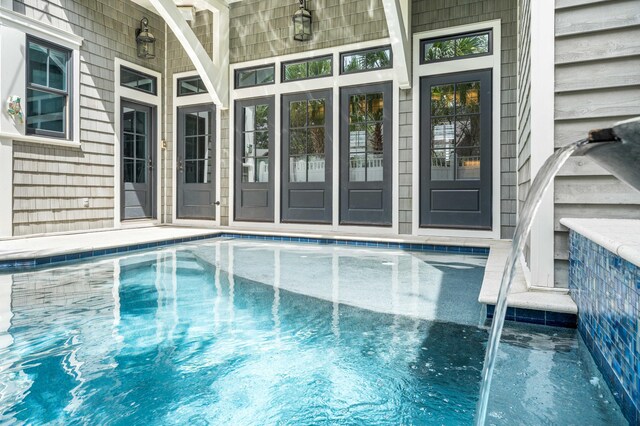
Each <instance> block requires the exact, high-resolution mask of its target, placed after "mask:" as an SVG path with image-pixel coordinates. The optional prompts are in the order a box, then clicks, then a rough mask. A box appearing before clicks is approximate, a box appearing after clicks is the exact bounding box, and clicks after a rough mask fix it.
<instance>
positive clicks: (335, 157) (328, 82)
mask: <svg viewBox="0 0 640 426" xmlns="http://www.w3.org/2000/svg"><path fill="white" fill-rule="evenodd" d="M389 44H390V41H389V39H388V38H384V39H378V40H372V41H367V42H362V43H355V44H348V45H342V46H337V47H331V48H326V49H317V50H311V51H307V52H302V53H296V54H291V55H283V56H278V57H275V58H273V57H271V58H265V59H260V60H255V61H248V62H241V63H237V64H233V65H231V74H230V75H231V78H230V79H229V80H230V94H231V97H230V107H229V129H230V131H229V226H232V227H235V228H239V229H241V228H252V229H261V230H278V231H301V232H345V233H353V234H367V235H371V234H376V235H397V234H398V218H399V213H398V206H399V201H398V191H399V173H398V172H399V169H400V168H399V131H400V120H399V109H400V99H399V85H398V81H397V78H396V75H397V73H396V72H395V69H394V68H388V69H382V70H375V71H371V72H360V73H354V74H346V75H340V53H341V52H350V51H353V50H360V49H368V48H374V47H381V46H386V45H389ZM328 55H331V56H332V58H333V75H332V76H328V77H321V78H314V79H309V80H302V81H291V82H284V83H283V82H281V69H282V63H283V62H288V61H292V60H293V61H295V60H303V59H309V58H315V57H320V56H328ZM274 63H275V84H269V85H265V86H256V87H248V88H242V89H236V88H235V87H234V82H235V78H234V77H235V70H237V69H242V68H251V67H256V66H261V65H271V64H274ZM394 67H396V63H395V60H394ZM389 81H390V82H392V85H393V100H392V107H393V113H392V120H391V122H392V138H391V143H392V144H393V151H392V157H393V162H392V176H393V180H394V182H393V185H392V194H391V196H392V220H391V223H392V225H391V226H387V227H384V226H353V225H340V224H339V221H340V149H339V145H338V144H339V141H340V88H341V87H347V86H356V85H362V84H369V83H381V82H389ZM322 89H325V90H326V89H330V90H332V91H333V111H332V114H333V129H332V136H333V152H332V161H333V170H332V177H333V187H332V222H333V223H332V224H331V225H318V224H298V223H282V222H281V220H280V216H281V205H280V203H281V177H282V176H281V173H280V171H281V170H282V169H281V167H282V160H281V154H282V150H281V146H280V145H281V143H280V141H281V137H282V133H281V124H282V117H281V115H282V111H281V99H282V95H286V94H290V93H299V92H311V91H315V90H322ZM267 96H274V98H275V111H274V112H275V126H274V127H275V129H274V130H275V131H274V138H275V140H274V142H275V143H274V147H275V150H274V156H272V157H271V161H273V162H274V175H275V176H270V178H271V179H273V180H274V181H273V183H274V194H273V195H274V221H273V223H264V222H247V221H236V220H234V202H235V200H234V196H235V132H234V131H233V128H234V127H233V126H234V119H235V117H234V114H235V111H234V110H235V108H234V103H235V101H236V100H241V99H250V98H258V97H267Z"/></svg>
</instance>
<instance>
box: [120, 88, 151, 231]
mask: <svg viewBox="0 0 640 426" xmlns="http://www.w3.org/2000/svg"><path fill="white" fill-rule="evenodd" d="M121 108H122V109H121V112H120V113H121V117H120V120H121V121H120V122H121V135H120V140H121V144H122V146H121V150H120V152H121V155H122V159H121V161H122V163H121V164H122V166H121V167H122V190H121V194H122V195H121V197H122V200H121V205H122V219H123V220H126V219H143V218H152V217H154V214H155V210H154V185H153V181H154V179H153V176H154V174H153V167H154V162H153V158H154V149H153V144H152V139H153V135H154V132H155V129H154V124H153V121H154V120H153V111H154V108H152V107H150V106H147V105H142V104H138V103H134V102H130V101H125V100H123V101H122V103H121Z"/></svg>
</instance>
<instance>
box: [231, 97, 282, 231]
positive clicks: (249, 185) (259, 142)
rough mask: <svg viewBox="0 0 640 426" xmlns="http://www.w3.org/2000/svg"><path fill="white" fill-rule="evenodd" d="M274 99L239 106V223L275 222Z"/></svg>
mask: <svg viewBox="0 0 640 426" xmlns="http://www.w3.org/2000/svg"><path fill="white" fill-rule="evenodd" d="M273 104H274V99H273V97H269V98H258V99H247V100H242V101H236V104H235V121H236V122H235V132H236V138H235V157H236V159H235V200H234V205H235V207H234V209H235V220H238V221H241V220H247V221H258V222H273V214H274V213H273V141H274V120H275V119H274V116H275V111H274V106H273Z"/></svg>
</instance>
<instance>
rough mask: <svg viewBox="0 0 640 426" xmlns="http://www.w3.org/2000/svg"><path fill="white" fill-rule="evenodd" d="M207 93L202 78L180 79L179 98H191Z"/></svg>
mask: <svg viewBox="0 0 640 426" xmlns="http://www.w3.org/2000/svg"><path fill="white" fill-rule="evenodd" d="M201 93H207V88H206V87H205V85H204V82H203V81H202V79H201V78H200V77H185V78H180V79H178V96H190V95H199V94H201Z"/></svg>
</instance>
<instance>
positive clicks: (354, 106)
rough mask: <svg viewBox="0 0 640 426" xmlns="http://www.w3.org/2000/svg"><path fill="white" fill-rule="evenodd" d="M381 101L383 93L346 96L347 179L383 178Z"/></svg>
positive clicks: (370, 180)
mask: <svg viewBox="0 0 640 426" xmlns="http://www.w3.org/2000/svg"><path fill="white" fill-rule="evenodd" d="M383 111H384V98H383V95H382V93H367V94H366V95H365V94H361V95H352V96H349V180H350V181H351V182H376V181H381V180H382V178H383V159H384V155H383V154H384V152H383V149H384V137H383V135H384V133H383V132H384V128H383V118H384V114H383Z"/></svg>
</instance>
